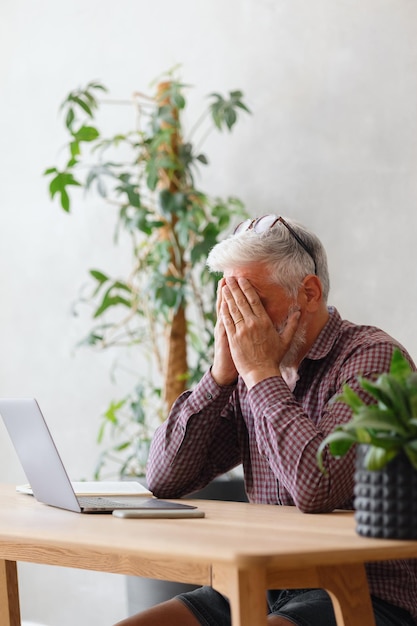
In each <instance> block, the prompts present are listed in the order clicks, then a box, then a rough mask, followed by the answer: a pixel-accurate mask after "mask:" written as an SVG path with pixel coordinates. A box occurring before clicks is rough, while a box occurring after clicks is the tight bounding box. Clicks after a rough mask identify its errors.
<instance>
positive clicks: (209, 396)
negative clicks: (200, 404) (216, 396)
mask: <svg viewBox="0 0 417 626" xmlns="http://www.w3.org/2000/svg"><path fill="white" fill-rule="evenodd" d="M206 398H207V400H213V394H211V393H210V391H207V393H206Z"/></svg>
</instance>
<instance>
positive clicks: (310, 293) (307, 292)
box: [302, 274, 323, 313]
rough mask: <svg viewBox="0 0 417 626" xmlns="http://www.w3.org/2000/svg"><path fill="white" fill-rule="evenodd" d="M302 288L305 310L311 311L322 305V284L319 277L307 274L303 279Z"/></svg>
mask: <svg viewBox="0 0 417 626" xmlns="http://www.w3.org/2000/svg"><path fill="white" fill-rule="evenodd" d="M302 290H303V292H304V297H305V299H306V310H307V311H308V312H309V313H313V312H314V311H316V310H317V309H318V308H319V306H321V305H322V298H323V286H322V284H321V280H320V278H319V277H318V276H316V275H315V274H308V275H307V276H306V277H305V278H304V280H303V283H302Z"/></svg>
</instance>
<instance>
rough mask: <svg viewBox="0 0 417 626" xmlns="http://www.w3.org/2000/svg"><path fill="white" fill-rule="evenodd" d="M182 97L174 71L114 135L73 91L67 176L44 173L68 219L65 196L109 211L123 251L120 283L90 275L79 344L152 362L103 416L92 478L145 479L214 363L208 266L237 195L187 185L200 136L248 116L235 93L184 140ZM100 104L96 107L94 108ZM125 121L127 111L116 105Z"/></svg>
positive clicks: (68, 105) (67, 110)
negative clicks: (162, 435) (126, 251)
mask: <svg viewBox="0 0 417 626" xmlns="http://www.w3.org/2000/svg"><path fill="white" fill-rule="evenodd" d="M187 89H188V87H187V86H186V85H184V84H183V83H182V82H181V81H180V80H179V79H178V77H177V76H176V72H175V71H174V72H170V73H168V74H167V75H166V76H164V77H163V79H161V80H159V81H158V82H157V83H156V86H155V88H154V93H153V94H152V95H151V96H148V95H144V94H141V93H135V94H134V95H133V98H132V100H131V101H129V102H127V103H126V102H124V104H128V105H129V106H130V107H133V110H134V117H135V123H134V127H133V128H132V130H130V131H128V132H122V133H121V132H116V133H114V134H112V135H111V136H107V135H104V134H103V132H102V131H101V130H100V126H99V117H100V112H101V111H102V108H103V106H105V105H110V104H111V103H113V104H123V102H119V101H109V100H106V99H105V94H106V92H107V88H106V87H105V86H104V85H103V84H101V83H99V82H96V81H92V82H90V83H88V84H87V85H86V87H84V88H81V89H77V90H74V91H71V92H70V93H69V94H68V96H67V97H66V98H65V100H64V102H63V104H62V106H61V111H62V114H63V118H64V124H65V129H66V131H67V133H68V143H67V146H66V156H65V158H64V163H63V166H53V167H49V168H48V169H47V170H46V171H45V175H46V176H48V177H49V191H50V195H51V197H52V198H55V197H58V198H59V200H60V205H61V207H62V209H64V211H66V212H70V210H71V208H72V203H73V200H72V199H71V195H70V191H71V192H73V191H75V190H76V189H77V188H79V189H82V190H84V191H87V192H93V193H96V194H98V196H99V197H101V198H102V199H103V203H105V204H107V205H110V206H111V207H112V208H113V210H114V213H115V220H116V228H115V235H116V238H117V237H118V236H120V234H121V233H122V232H123V233H124V234H125V235H126V234H127V235H128V237H129V240H130V242H131V268H130V271H129V272H128V273H127V275H126V276H122V277H120V276H113V275H112V272H111V270H108V269H106V270H101V269H96V268H93V269H90V270H89V274H90V279H91V281H90V291H89V292H88V294H87V295H86V294H84V295H83V296H82V298H81V300H82V301H83V302H85V303H89V304H92V305H93V320H94V325H93V327H92V328H91V331H90V332H89V334H88V336H87V337H85V338H84V340H83V341H82V342H81V343H82V344H84V345H88V346H92V347H94V348H98V349H109V348H116V347H122V346H123V347H125V348H126V346H127V347H128V348H129V349H133V350H136V351H138V350H139V351H140V352H141V355H142V357H145V356H146V358H147V359H148V360H149V367H148V368H147V373H146V374H145V375H139V374H138V375H137V376H135V377H134V383H132V391H131V392H130V393H128V394H127V395H125V396H124V397H122V398H119V399H116V400H112V402H111V403H110V405H109V406H108V408H107V409H106V410H105V412H104V414H103V416H102V420H101V426H100V429H99V434H98V440H99V442H100V443H102V444H103V442H105V441H107V447H106V448H105V449H104V451H103V453H102V454H101V456H100V459H99V462H98V466H97V470H96V477H97V478H99V477H101V476H102V472H103V468H104V467H106V469H108V466H109V465H113V468H114V463H117V464H118V473H119V475H121V476H124V475H141V474H143V473H144V466H145V464H146V459H147V451H148V447H149V442H150V439H151V436H152V433H153V431H154V429H155V427H156V426H157V424H158V423H160V421H161V420H163V419H164V418H165V417H166V415H167V412H168V410H169V407H170V406H171V405H172V403H173V401H174V400H175V398H176V397H177V396H178V395H179V394H180V393H181V392H182V391H184V390H185V389H186V388H187V387H189V386H190V385H191V384H192V383H193V382H194V381H196V380H197V379H198V378H199V377H200V376H201V374H202V372H203V370H204V369H205V368H206V367H207V365H208V363H209V362H210V360H211V350H212V347H213V328H214V323H215V318H214V314H215V311H214V303H215V288H216V282H217V278H216V277H215V276H212V275H210V274H209V273H208V271H207V269H206V267H205V264H204V260H205V257H206V255H207V253H208V251H209V249H210V248H211V247H212V246H213V245H214V244H215V243H216V242H217V241H218V240H219V239H220V238H221V236H222V234H223V232H224V231H226V230H228V229H229V226H230V222H231V221H233V220H234V219H235V216H239V217H241V216H242V215H246V213H245V211H244V208H243V205H242V203H241V202H240V201H239V200H238V199H237V198H235V197H229V198H227V199H221V198H213V197H210V196H208V195H207V194H206V193H204V192H203V191H202V190H200V189H199V188H198V187H197V186H196V183H195V174H196V171H197V170H198V167H199V166H202V165H203V166H205V165H207V164H208V159H207V157H206V155H205V154H204V153H203V152H201V148H200V146H201V143H202V141H203V140H204V139H205V138H206V137H207V134H208V132H210V131H211V130H214V129H217V130H219V131H223V130H228V131H230V130H231V129H232V128H233V127H234V125H235V123H236V121H237V119H238V114H239V113H249V109H248V107H247V106H246V104H245V103H244V102H243V100H242V98H243V94H242V92H240V91H232V92H230V93H229V95H228V96H227V97H223V96H221V95H220V94H217V93H213V94H211V95H210V96H209V104H208V107H207V109H206V110H205V112H204V113H203V115H202V116H201V118H199V120H198V121H197V123H196V124H195V125H194V127H193V129H192V130H191V131H190V133H188V134H187V132H186V130H185V128H184V124H183V113H184V110H185V108H186V104H187V103H186V99H185V93H186V92H187ZM100 98H104V99H100ZM119 110H120V111H121V114H122V115H123V117H124V116H125V111H126V109H125V108H123V107H119Z"/></svg>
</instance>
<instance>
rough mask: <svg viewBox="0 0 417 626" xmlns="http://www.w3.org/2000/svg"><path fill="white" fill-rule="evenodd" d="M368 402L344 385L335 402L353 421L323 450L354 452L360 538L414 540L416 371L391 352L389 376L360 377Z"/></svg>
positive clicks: (327, 440)
mask: <svg viewBox="0 0 417 626" xmlns="http://www.w3.org/2000/svg"><path fill="white" fill-rule="evenodd" d="M359 384H360V386H361V388H362V389H364V390H365V391H366V392H367V393H368V394H369V395H370V396H371V397H372V398H373V399H374V401H375V402H374V403H373V404H368V403H366V402H365V401H364V400H362V398H360V397H359V395H358V394H357V393H356V392H355V391H353V390H352V389H351V388H350V387H349V386H348V385H345V386H344V388H343V393H342V394H341V395H340V396H339V400H340V401H342V402H345V403H346V404H347V405H348V406H349V407H350V408H351V409H352V413H353V416H352V419H351V420H350V421H349V422H347V423H346V424H341V425H339V426H337V427H336V429H335V430H334V431H333V432H332V433H330V434H329V435H328V436H327V437H326V438H325V439H324V441H323V442H322V444H321V446H320V448H319V450H318V462H319V465H320V467H321V468H322V469H323V460H322V456H323V451H324V448H325V447H327V446H328V447H329V451H330V453H331V454H333V455H334V456H336V457H341V456H344V455H345V454H346V453H347V452H348V450H350V448H351V447H352V445H354V444H359V445H358V448H357V458H356V472H355V501H354V506H355V511H356V513H355V518H356V521H357V531H358V533H359V534H364V535H368V536H375V537H399V538H402V539H415V538H417V372H415V371H413V369H412V367H411V366H410V364H409V362H408V360H407V359H406V358H405V356H404V355H403V354H402V353H401V351H400V350H399V349H398V348H395V350H394V352H393V355H392V359H391V365H390V370H389V372H386V373H382V374H380V375H379V376H378V378H377V379H376V380H369V379H366V378H363V377H359Z"/></svg>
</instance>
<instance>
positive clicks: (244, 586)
mask: <svg viewBox="0 0 417 626" xmlns="http://www.w3.org/2000/svg"><path fill="white" fill-rule="evenodd" d="M212 585H213V587H214V588H215V589H217V591H219V592H220V593H223V594H224V595H225V596H227V598H228V599H229V601H230V607H231V611H232V626H254V625H255V624H256V626H266V624H267V619H266V615H267V604H266V591H265V590H266V573H265V569H264V568H262V567H251V568H249V569H238V568H237V567H231V566H217V565H214V566H213V581H212Z"/></svg>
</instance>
